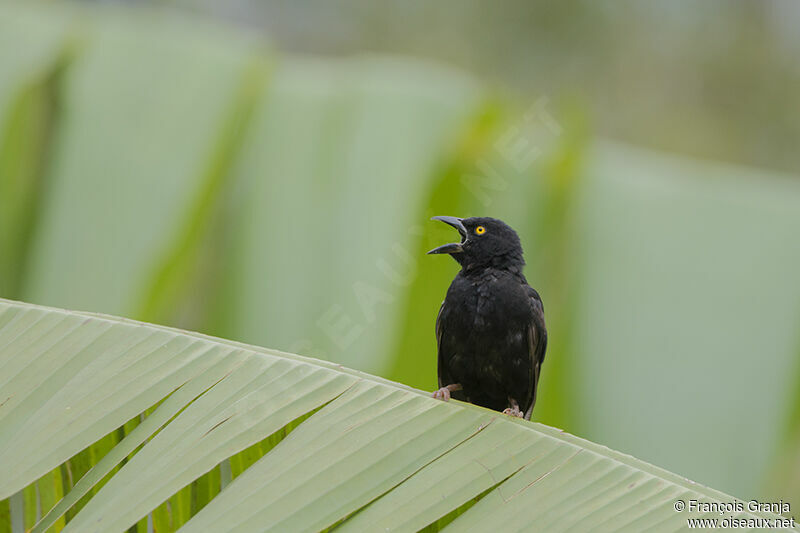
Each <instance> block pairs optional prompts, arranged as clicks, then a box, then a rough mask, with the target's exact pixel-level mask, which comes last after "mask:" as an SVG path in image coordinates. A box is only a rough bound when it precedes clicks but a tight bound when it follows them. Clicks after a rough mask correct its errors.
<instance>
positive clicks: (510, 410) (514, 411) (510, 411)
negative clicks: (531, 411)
mask: <svg viewBox="0 0 800 533" xmlns="http://www.w3.org/2000/svg"><path fill="white" fill-rule="evenodd" d="M508 405H510V406H511V407H507V408H506V409H504V410H503V414H504V415H508V416H516V417H517V418H524V417H525V413H523V412H522V411H520V410H519V403H517V400H515V399H514V398H511V397H509V398H508Z"/></svg>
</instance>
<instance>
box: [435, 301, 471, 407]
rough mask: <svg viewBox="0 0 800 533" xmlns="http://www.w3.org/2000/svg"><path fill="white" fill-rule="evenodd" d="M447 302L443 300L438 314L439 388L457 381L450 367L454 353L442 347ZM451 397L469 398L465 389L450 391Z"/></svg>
mask: <svg viewBox="0 0 800 533" xmlns="http://www.w3.org/2000/svg"><path fill="white" fill-rule="evenodd" d="M445 303H446V301H445V302H442V306H441V307H439V314H437V315H436V354H437V362H436V374H437V376H438V378H439V388H440V389H441V388H442V387H446V386H447V385H453V384H454V383H455V382H454V381H453V378H452V377H451V376H450V369H449V366H448V363H449V356H452V355H453V354H447V353H445V349H444V348H443V347H442V337H443V331H442V312H443V311H445V307H444V306H445ZM450 397H451V398H455V399H456V400H465V401H466V400H467V398H466V396H465V395H464V393H463V391H453V392H451V393H450Z"/></svg>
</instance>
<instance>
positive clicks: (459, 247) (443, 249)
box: [428, 217, 467, 254]
mask: <svg viewBox="0 0 800 533" xmlns="http://www.w3.org/2000/svg"><path fill="white" fill-rule="evenodd" d="M431 220H441V221H442V222H444V223H445V224H449V225H451V226H453V227H454V228H456V229H457V230H458V233H460V234H461V242H454V243H450V244H443V245H442V246H439V247H438V248H434V249H433V250H431V251H430V252H428V253H429V254H457V253H461V252H463V251H464V243H465V242H467V228H465V227H464V223H463V222H461V219H460V218H457V217H433V218H432V219H431Z"/></svg>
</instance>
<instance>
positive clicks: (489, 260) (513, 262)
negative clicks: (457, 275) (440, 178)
mask: <svg viewBox="0 0 800 533" xmlns="http://www.w3.org/2000/svg"><path fill="white" fill-rule="evenodd" d="M431 220H441V221H442V222H444V223H445V224H449V225H451V226H453V227H454V228H456V229H457V230H458V233H460V234H461V242H454V243H451V244H445V245H443V246H439V247H438V248H434V249H433V250H431V251H430V252H428V253H429V254H450V256H452V257H453V259H455V260H456V261H458V263H459V264H460V265H461V266H462V267H464V268H465V269H468V270H469V269H473V268H486V267H495V268H507V269H516V270H519V271H521V270H522V267H523V266H524V265H525V260H524V259H523V258H522V244H520V242H519V236H518V235H517V232H516V231H514V230H513V229H511V227H510V226H509V225H508V224H506V223H505V222H503V221H502V220H498V219H496V218H489V217H472V218H457V217H441V216H440V217H433V218H432V219H431Z"/></svg>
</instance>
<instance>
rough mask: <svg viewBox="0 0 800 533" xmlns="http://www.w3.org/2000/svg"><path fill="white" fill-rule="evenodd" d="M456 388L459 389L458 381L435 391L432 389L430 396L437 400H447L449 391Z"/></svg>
mask: <svg viewBox="0 0 800 533" xmlns="http://www.w3.org/2000/svg"><path fill="white" fill-rule="evenodd" d="M457 390H461V384H460V383H453V384H452V385H448V386H446V387H442V388H441V389H439V390H437V391H433V393H432V394H431V397H432V398H436V399H437V400H444V401H449V400H450V393H451V392H453V391H457Z"/></svg>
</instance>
